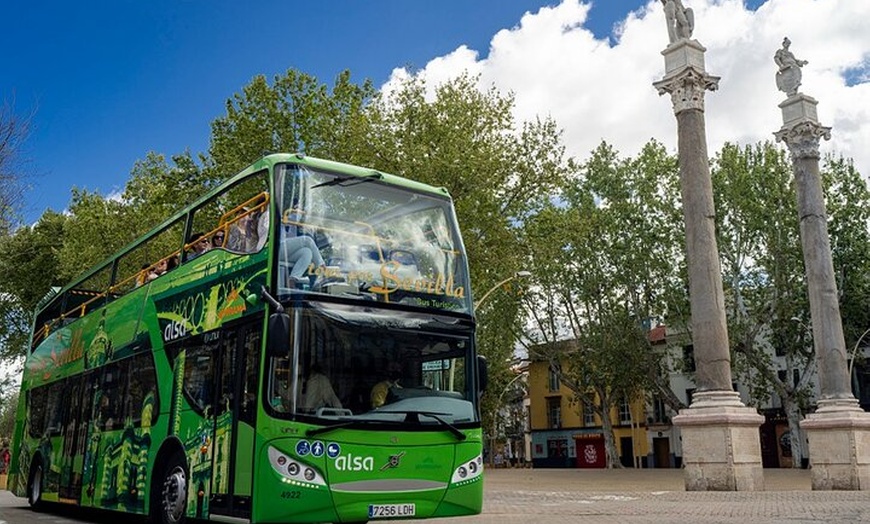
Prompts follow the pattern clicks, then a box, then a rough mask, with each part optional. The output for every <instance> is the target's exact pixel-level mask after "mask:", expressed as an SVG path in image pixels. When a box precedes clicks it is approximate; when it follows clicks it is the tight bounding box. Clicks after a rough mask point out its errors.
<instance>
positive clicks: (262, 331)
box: [9, 154, 486, 524]
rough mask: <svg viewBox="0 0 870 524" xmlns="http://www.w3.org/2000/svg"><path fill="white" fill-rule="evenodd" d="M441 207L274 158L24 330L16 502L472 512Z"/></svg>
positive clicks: (429, 194)
mask: <svg viewBox="0 0 870 524" xmlns="http://www.w3.org/2000/svg"><path fill="white" fill-rule="evenodd" d="M474 332H475V323H474V315H473V303H472V299H471V296H470V287H469V280H468V264H467V259H466V256H465V252H464V248H463V244H462V240H461V237H460V234H459V230H458V227H457V224H456V217H455V213H454V210H453V206H452V201H451V199H450V197H449V195H448V193H447V191H446V190H444V189H440V188H434V187H431V186H428V185H425V184H421V183H416V182H413V181H410V180H406V179H403V178H400V177H397V176H392V175H389V174H385V173H380V172H377V171H374V170H371V169H364V168H360V167H354V166H350V165H346V164H340V163H336V162H330V161H325V160H319V159H315V158H310V157H306V156H304V155H301V154H274V155H269V156H266V157H264V158H262V159H260V160H258V161H257V162H256V163H254V164H253V165H251V166H250V167H248V168H246V169H245V170H244V171H242V172H241V173H239V174H238V175H236V176H234V177H233V178H231V179H230V180H228V181H227V182H225V183H224V184H222V185H221V186H220V187H217V188H214V189H213V190H211V191H210V192H209V193H208V194H207V195H205V196H203V197H202V198H200V199H198V200H196V201H194V202H192V203H191V204H190V205H189V206H188V207H187V208H186V209H184V210H182V211H181V212H179V213H177V214H176V215H174V216H172V217H171V218H169V219H168V220H166V221H165V222H164V223H162V224H161V225H159V226H158V227H156V228H155V229H153V230H152V231H151V232H150V233H148V234H147V235H145V236H144V237H142V238H141V239H139V240H137V241H136V242H134V243H132V244H130V245H129V246H127V247H125V248H124V249H122V250H121V251H120V252H118V253H117V254H116V255H115V256H113V257H111V258H110V259H108V260H105V261H104V262H103V263H101V264H100V265H98V266H97V267H95V268H93V269H91V270H90V271H88V272H87V273H85V274H84V275H83V276H82V277H81V278H80V279H78V280H77V281H76V282H74V283H73V284H71V285H69V286H67V287H65V288H63V289H60V290H56V291H55V292H53V293H52V294H50V295H49V296H47V297H46V298H45V299H44V300H43V301H42V304H41V305H40V307H39V308H38V311H37V312H36V317H35V322H34V328H33V336H32V341H31V351H30V354H29V355H28V358H27V360H26V364H25V369H24V375H23V378H22V383H21V396H20V404H19V409H18V412H17V419H16V428H15V438H14V449H13V457H12V463H11V468H10V469H11V472H10V476H9V489H10V490H12V491H13V492H14V493H15V494H16V495H18V496H26V497H28V500H29V502H30V504H31V505H33V506H40V505H42V504H44V503H57V504H70V505H77V506H83V507H92V508H100V509H105V510H112V511H120V512H131V513H138V514H148V515H151V518H152V521H153V522H156V523H161V524H165V523H180V522H185V521H187V520H189V519H194V518H195V519H204V520H214V521H222V522H250V523H255V522H256V523H259V522H264V523H265V522H270V523H279V522H365V521H368V520H375V519H393V518H427V517H445V516H453V515H469V514H476V513H479V512H480V510H481V505H482V494H483V485H482V469H483V461H482V435H481V424H480V409H479V394H480V392H481V391H482V390H483V389H484V388H485V383H486V363H485V361H484V360H483V359H482V358H480V357H478V356H477V355H476V353H475V342H474Z"/></svg>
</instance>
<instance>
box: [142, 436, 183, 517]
mask: <svg viewBox="0 0 870 524" xmlns="http://www.w3.org/2000/svg"><path fill="white" fill-rule="evenodd" d="M188 482H190V477H189V475H188V472H187V464H186V461H185V460H184V454H182V453H181V452H179V451H176V452H175V453H173V454H172V455H170V456H169V460H167V461H166V465H165V466H164V467H163V468H161V469H160V471H159V472H158V473H157V474H156V476H155V477H154V478H153V479H152V481H151V522H152V524H185V523H186V522H187V517H186V513H187V483H188Z"/></svg>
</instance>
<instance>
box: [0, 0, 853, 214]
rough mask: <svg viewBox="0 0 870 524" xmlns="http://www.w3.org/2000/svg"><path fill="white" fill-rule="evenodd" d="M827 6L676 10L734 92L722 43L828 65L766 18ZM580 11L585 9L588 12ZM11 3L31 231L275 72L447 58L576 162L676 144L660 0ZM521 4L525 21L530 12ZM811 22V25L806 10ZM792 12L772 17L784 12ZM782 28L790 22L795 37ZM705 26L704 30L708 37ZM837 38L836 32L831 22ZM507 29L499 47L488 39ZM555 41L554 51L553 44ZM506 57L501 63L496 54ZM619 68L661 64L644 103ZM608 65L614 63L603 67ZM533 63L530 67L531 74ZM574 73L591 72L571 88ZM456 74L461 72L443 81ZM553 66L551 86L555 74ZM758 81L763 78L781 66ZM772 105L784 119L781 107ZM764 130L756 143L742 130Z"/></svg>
mask: <svg viewBox="0 0 870 524" xmlns="http://www.w3.org/2000/svg"><path fill="white" fill-rule="evenodd" d="M832 1H833V0H818V1H815V0H769V1H767V2H765V1H762V0H749V1H744V2H741V1H740V0H684V3H685V4H686V5H688V6H694V7H695V9H696V12H697V16H696V17H697V18H698V23H697V24H696V26H697V27H696V35H695V36H696V37H697V38H699V39H701V40H702V41H703V42H704V44H705V45H707V46H708V49H709V51H708V68H710V66H711V65H717V66H718V67H720V68H724V69H726V70H727V71H729V74H731V78H732V79H733V80H732V85H737V84H739V77H738V75H737V74H736V73H733V72H731V68H736V67H737V65H735V64H738V65H739V64H741V63H742V64H745V63H746V60H745V59H743V58H741V57H738V58H740V59H739V60H738V59H735V60H731V61H729V60H725V59H718V60H717V59H716V58H715V57H714V56H711V54H712V53H714V52H716V50H717V49H724V50H727V49H734V44H733V43H729V40H728V39H729V38H732V39H733V38H735V36H734V35H737V36H738V37H740V38H743V39H745V38H747V37H748V35H751V34H757V35H758V39H759V40H758V41H761V42H764V46H766V47H765V48H764V50H763V53H766V54H767V55H772V52H773V50H774V49H775V47H771V48H770V49H769V50H768V49H767V46H775V45H776V43H778V42H779V41H780V40H781V38H782V36H781V33H783V32H784V31H788V32H789V35H790V36H791V35H795V36H791V38H792V41H793V42H794V44H793V47H792V50H793V51H795V52H796V54H798V53H800V52H803V53H804V56H802V57H801V58H804V57H806V56H807V55H809V56H810V61H811V64H813V63H818V62H819V60H820V58H819V57H817V56H816V55H813V54H811V52H813V53H816V54H818V53H817V52H816V51H815V47H816V45H815V44H814V42H812V41H810V39H811V38H816V37H815V36H812V35H811V34H809V33H808V35H807V36H805V37H804V38H803V39H801V38H799V37H800V36H801V31H807V29H806V28H803V27H802V26H807V25H808V24H806V23H805V20H806V19H804V21H803V22H804V23H803V24H802V25H801V20H800V19H797V20H796V21H794V22H788V23H786V22H783V23H779V22H777V23H774V22H771V21H769V20H768V18H771V17H774V14H775V13H780V12H785V10H788V11H789V12H794V11H797V12H798V13H800V12H801V9H806V10H811V9H813V8H817V7H818V4H826V3H827V4H831V2H832ZM588 4H591V8H590V9H588V11H587V6H588ZM719 4H722V5H719ZM765 4H767V5H765ZM866 4H870V2H867V0H843V1H841V2H840V4H839V5H840V9H841V10H844V11H845V13H843V14H842V16H841V17H840V18H842V20H843V21H842V22H840V23H842V24H848V23H849V21H850V19H851V20H852V21H854V20H855V19H856V17H859V18H858V19H863V20H865V21H866V19H867V18H866V17H863V18H860V17H861V16H863V11H864V10H865V9H866V8H865V7H864V6H865V5H866ZM778 6H779V7H778ZM542 8H543V9H542ZM726 8H728V9H726ZM777 8H779V9H781V10H782V11H777V10H776V9H777ZM717 9H718V11H717ZM3 11H4V16H3V22H2V26H0V27H2V30H0V46H2V47H0V48H2V49H4V50H6V52H5V56H4V59H3V65H2V69H0V71H2V74H0V96H2V98H3V99H5V100H6V101H7V102H8V101H12V100H14V104H15V109H16V111H17V112H18V113H19V114H26V113H28V112H30V111H32V110H35V114H34V116H33V120H32V124H31V125H32V130H31V136H30V138H29V140H28V142H27V143H26V144H25V149H24V150H23V151H22V154H23V156H24V157H25V158H26V159H28V160H30V162H31V163H30V168H31V170H32V171H33V173H34V175H33V177H32V178H31V179H30V180H29V184H30V186H31V188H30V190H29V191H28V192H27V195H26V201H25V207H24V209H23V212H24V217H25V220H26V221H27V222H32V221H33V220H35V219H36V218H38V216H40V215H41V214H42V212H43V211H44V210H45V209H46V208H49V207H50V208H52V209H54V210H57V211H60V210H63V209H64V208H65V207H66V206H67V204H68V202H69V197H70V189H71V188H72V187H73V186H77V187H85V188H88V189H91V190H99V191H100V192H101V193H102V194H109V193H111V192H114V191H118V190H120V189H121V188H122V187H123V185H124V183H125V181H126V180H127V178H128V176H129V172H130V168H131V167H132V165H133V163H134V162H135V161H136V160H137V159H141V158H143V157H144V156H145V155H146V153H147V152H148V151H156V152H159V153H163V154H166V155H171V154H174V153H178V152H182V151H184V150H185V149H188V148H189V149H190V150H191V151H192V152H193V153H198V152H202V151H205V150H206V149H207V147H208V139H209V134H210V123H211V121H212V120H213V119H214V118H216V117H218V116H220V115H222V114H223V113H224V104H225V101H226V100H227V99H228V98H229V97H230V96H231V95H232V94H234V93H236V92H238V91H240V90H241V88H242V87H243V86H244V85H246V84H247V83H248V82H249V81H250V80H251V78H252V77H253V76H255V75H258V74H264V75H266V76H267V77H268V78H272V77H273V76H274V75H276V74H280V73H283V72H284V71H286V70H287V69H288V68H295V69H298V70H301V71H304V72H306V73H309V74H313V75H315V76H316V77H318V79H320V80H321V81H323V82H326V83H327V84H331V83H332V80H333V79H334V78H335V76H336V74H338V73H339V72H340V71H342V70H344V69H348V70H350V71H351V73H352V75H353V76H352V78H353V79H354V80H356V81H361V80H362V79H364V78H370V79H372V80H373V81H374V82H375V85H378V86H380V85H383V84H384V83H386V82H387V81H388V80H390V78H391V74H393V73H394V70H395V69H397V68H402V67H405V66H410V67H411V68H414V70H417V71H424V72H428V73H429V74H430V76H432V77H433V78H437V77H438V76H439V75H444V74H446V73H444V71H443V69H444V67H443V66H444V64H448V65H450V66H451V67H453V64H455V67H456V68H468V69H471V70H472V71H473V72H478V73H480V74H481V76H482V77H483V78H484V81H485V82H490V83H493V84H495V85H497V86H498V87H500V88H503V89H504V90H511V91H513V92H515V93H517V105H518V111H519V116H520V117H522V118H523V119H528V118H532V117H534V115H536V114H543V115H547V116H553V117H554V118H556V119H557V121H558V122H559V123H560V125H562V126H564V127H565V128H566V134H565V137H566V140H569V142H570V143H569V151H570V152H574V153H579V154H582V152H583V151H587V152H588V151H589V150H590V149H591V147H590V145H589V144H593V145H594V143H596V142H597V141H599V140H601V139H606V140H608V141H611V142H614V143H616V144H617V145H619V146H621V147H622V149H623V150H624V152H625V153H626V154H632V153H633V152H634V151H633V148H634V147H635V146H636V145H637V144H636V142H638V141H639V140H643V141H645V140H648V139H649V138H650V137H651V136H659V135H661V136H662V137H663V138H662V140H663V141H664V142H665V143H668V140H670V138H671V137H672V135H673V134H674V131H673V129H672V128H673V115H672V114H669V106H670V104H669V103H668V102H667V101H666V100H664V99H663V98H659V97H658V96H657V95H656V94H655V92H654V90H652V89H651V88H650V87H649V82H650V81H651V80H653V79H655V78H654V75H659V76H660V73H658V72H657V71H658V70H661V69H662V64H661V63H660V62H661V56H660V55H659V51H660V50H661V49H662V48H663V47H664V46H665V45H666V43H667V41H666V36H665V35H666V33H665V29H664V22H663V18H662V14H661V12H660V11H661V6H660V5H659V2H658V1H656V0H647V1H643V0H592V1H590V0H564V1H560V0H552V1H549V2H547V1H535V0H439V1H429V0H370V1H362V0H356V1H351V0H318V1H314V2H301V1H296V2H294V1H290V0H287V1H256V2H240V1H226V0H180V1H166V0H157V1H151V2H141V1H131V0H117V1H115V2H93V1H83V2H61V1H40V0H12V1H11V2H7V3H6V5H4V10H3ZM756 11H757V13H756ZM527 12H528V13H530V16H527V17H525V18H524V14H525V13H527ZM630 12H635V18H640V20H635V21H634V22H632V23H631V24H630V25H626V26H625V27H624V28H623V29H620V31H617V32H616V33H614V32H613V29H614V27H615V24H618V23H621V22H623V21H624V20H625V19H626V17H627V16H628V15H629V13H630ZM723 13H725V14H723ZM807 13H808V16H813V15H812V12H811V11H807ZM732 14H733V16H735V17H738V16H743V17H750V18H749V22H743V21H742V20H743V19H742V18H735V20H741V21H740V22H739V23H740V24H744V23H746V24H748V25H746V27H745V28H744V27H741V28H740V30H737V31H734V30H730V31H721V30H719V29H717V28H716V26H717V25H719V24H718V22H721V21H723V20H725V21H727V20H728V18H726V16H732ZM705 17H708V18H709V19H710V21H709V22H707V21H706V20H707V18H705ZM783 18H784V16H783V15H776V20H779V21H781V19H783ZM714 19H715V20H716V21H715V22H714V21H713V20H714ZM810 19H813V20H820V18H816V17H814V18H810ZM736 23H738V22H735V24H736ZM789 23H790V24H794V29H792V28H791V27H789V26H788V24H789ZM818 23H819V24H820V23H821V22H818ZM825 23H826V24H827V23H828V22H825ZM783 24H785V26H783ZM832 24H833V22H832ZM701 26H705V32H704V33H703V34H702V33H701ZM771 26H773V28H774V29H770V28H771ZM646 27H649V29H645V28H646ZM859 29H860V28H859ZM502 30H508V31H502ZM500 31H501V33H499V32H500ZM622 31H624V34H622ZM644 31H646V32H644ZM831 31H836V32H837V34H839V33H842V32H843V31H842V29H840V28H839V26H836V25H833V26H832V28H831ZM856 31H857V30H856ZM863 31H864V30H863V29H860V31H859V32H863ZM497 33H498V34H499V39H494V36H495V35H496V34H497ZM744 33H745V34H744ZM768 33H770V34H768ZM633 35H641V36H638V37H637V38H645V39H646V40H649V42H650V43H649V44H648V45H645V46H640V48H641V50H642V52H643V53H644V54H643V56H639V53H640V51H638V48H639V46H637V45H633V44H631V42H632V41H633V38H634V37H633ZM645 35H653V36H645ZM704 35H709V36H704ZM722 35H724V36H722ZM729 35H730V36H729ZM567 37H572V39H571V40H568V39H567ZM524 38H525V39H526V40H523V39H524ZM551 38H552V39H553V44H552V45H551V47H546V45H550V44H546V42H550V39H551ZM818 38H824V35H821V36H818ZM856 38H857V37H856ZM560 39H561V40H560ZM620 39H622V40H623V42H619V40H620ZM708 39H709V40H710V42H712V44H713V45H710V44H709V43H708ZM522 42H525V43H522ZM565 42H567V43H571V42H573V44H572V45H575V46H577V47H576V51H574V50H571V49H570V48H569V50H567V51H566V50H565V49H564V48H560V47H557V46H558V45H563V44H564V43H565ZM578 42H581V44H578ZM589 42H591V44H590V43H589ZM859 44H860V45H859V46H858V51H859V52H858V55H857V56H858V58H857V59H854V60H853V61H852V62H853V63H852V64H851V69H849V71H851V73H850V74H849V76H850V80H849V82H851V83H852V84H855V83H856V80H855V78H860V77H861V75H862V74H863V72H865V67H864V65H862V64H864V63H863V62H862V61H861V60H862V59H861V57H866V56H867V55H866V54H863V53H866V51H867V50H868V49H870V44H868V43H867V42H866V41H864V40H861V41H860V42H859ZM491 45H492V46H494V47H493V49H499V46H502V45H504V46H505V47H506V48H511V46H512V45H513V46H514V47H516V46H517V45H518V46H519V49H520V52H516V51H514V52H513V55H512V56H514V58H513V59H512V60H513V62H512V63H510V64H507V65H506V64H505V62H504V60H505V59H503V58H498V59H496V57H492V58H490V46H491ZM581 45H582V46H586V47H581ZM462 46H465V47H466V48H468V50H471V51H472V52H470V53H461V52H457V50H461V49H464V48H463V47H462ZM602 48H603V49H604V51H602ZM474 52H476V54H475V53H474ZM526 52H527V55H524V54H523V53H526ZM602 52H607V55H605V58H604V60H601V59H600V58H601V57H600V56H599V55H598V54H600V53H602ZM723 52H724V51H723ZM535 53H538V54H537V55H536V54H535ZM505 54H506V53H493V55H498V57H503V56H504V55H505ZM853 54H854V53H853ZM596 56H598V59H596ZM718 56H722V55H721V54H720V55H718ZM840 56H842V53H841V54H840ZM439 57H441V58H443V60H442V61H441V62H439V63H441V66H440V67H441V69H439V67H436V64H435V62H438V61H437V60H436V59H438V58H439ZM542 57H543V58H542ZM563 57H564V64H559V63H555V64H553V65H551V66H550V67H549V71H547V72H535V71H536V70H535V67H539V64H540V62H542V61H543V60H559V59H562V58H563ZM574 60H579V62H578V61H574ZM765 60H766V62H765V63H764V66H763V67H766V68H768V69H769V68H770V67H772V66H771V63H770V60H769V58H765ZM821 60H826V59H824V58H822V59H821ZM623 61H624V62H625V64H627V65H626V66H625V67H628V68H630V69H631V70H638V69H640V68H641V67H640V66H639V65H638V64H649V65H645V66H643V67H651V68H652V69H651V70H650V71H648V72H644V75H645V76H644V77H643V78H642V80H640V81H638V83H637V84H638V86H639V87H637V88H636V90H637V91H638V92H639V93H643V97H644V98H642V99H638V101H636V102H630V101H628V100H627V99H626V96H625V95H621V98H619V99H618V100H614V101H613V102H609V103H605V101H606V100H607V99H606V97H607V96H611V94H610V92H611V91H614V92H616V91H618V90H611V89H610V86H608V82H613V80H609V79H608V78H607V77H606V74H609V73H607V71H611V72H612V71H619V69H618V68H619V64H620V63H622V62H623ZM599 62H604V65H596V64H599ZM822 65H823V64H820V67H821V66H822ZM596 67H600V68H601V69H600V70H599V69H594V68H596ZM759 67H761V66H759ZM507 69H512V70H514V71H519V73H515V74H514V76H513V77H511V76H510V75H509V74H507V73H502V72H503V71H505V70H507ZM526 69H527V70H528V74H523V71H524V70H526ZM578 70H582V71H587V74H584V75H581V78H580V80H576V79H575V80H572V79H574V78H575V77H574V76H572V75H574V74H576V72H577V71H578ZM856 71H857V72H856ZM436 72H437V74H436ZM712 72H713V73H714V74H718V72H717V71H712ZM455 73H456V71H453V70H451V73H450V74H455ZM547 74H553V75H555V76H554V77H553V79H548V78H546V75H547ZM741 74H742V73H741ZM764 74H766V75H768V76H769V75H772V72H765V73H764ZM624 76H625V75H623V76H622V77H617V78H623V77H624ZM589 77H591V78H593V80H594V79H596V78H597V79H600V80H598V81H597V83H594V84H588V85H585V86H584V84H582V83H581V81H582V79H584V78H589ZM805 77H806V78H807V80H805V84H807V85H809V84H811V83H812V82H810V81H809V78H808V72H805ZM532 79H539V80H540V84H546V85H547V86H553V88H554V91H553V92H552V93H547V92H544V93H543V96H542V95H541V91H542V89H543V88H542V87H541V85H540V84H537V85H530V82H531V81H532ZM562 80H564V81H565V82H568V81H575V82H576V85H570V84H565V85H563V86H562V87H561V88H560V87H559V86H558V85H557V84H559V83H560V82H562ZM617 82H619V80H617ZM723 82H724V81H723ZM770 83H772V82H770ZM819 85H824V84H823V83H820V84H819ZM844 86H845V87H847V88H859V89H860V88H864V87H866V84H862V83H861V82H860V81H857V85H851V86H846V85H845V82H844ZM724 87H725V85H723V86H721V87H720V89H721V88H724ZM548 88H549V87H548ZM559 89H561V91H559ZM560 92H561V93H563V94H565V93H567V94H569V95H570V96H572V100H571V102H570V103H567V102H566V103H560V102H559V100H560V99H559V93H560ZM535 93H537V94H535ZM578 93H579V94H580V95H583V96H586V95H591V96H592V99H591V101H590V102H588V103H584V102H583V96H578ZM853 94H854V95H855V96H857V95H858V94H860V93H859V92H857V91H856V92H854V93H853ZM612 96H619V95H616V94H613V95H612ZM739 96H742V95H738V98H739ZM771 96H773V95H771ZM813 96H816V95H815V94H814V95H813ZM720 100H721V99H720ZM584 104H585V105H589V106H593V107H594V106H603V107H608V108H611V109H610V112H609V113H608V114H606V115H603V116H594V115H586V116H584V115H583V114H582V113H565V114H563V113H561V111H562V109H561V106H566V107H567V106H575V105H576V106H581V105H584ZM646 107H654V108H655V109H654V111H655V112H654V113H652V116H649V117H646V116H644V114H643V113H642V112H641V108H646ZM578 111H579V109H578ZM708 111H709V108H708ZM773 111H774V113H773V115H774V120H775V118H776V116H777V114H776V108H775V103H774V104H773ZM620 112H624V113H625V115H624V116H623V117H622V118H625V119H626V120H623V121H619V120H614V122H609V119H611V118H614V119H615V118H616V117H617V116H619V113H620ZM821 115H822V111H821V109H820V116H821ZM835 115H836V113H835ZM708 118H710V117H709V115H708ZM580 119H583V120H584V121H586V122H588V121H590V120H591V121H600V122H601V125H602V127H601V129H598V128H596V129H594V130H592V131H590V130H589V124H588V123H587V124H586V125H585V128H584V129H582V130H578V129H572V128H571V126H572V122H574V121H577V120H580ZM640 120H643V121H647V120H648V121H651V122H661V124H662V126H663V127H661V128H647V127H644V126H636V125H635V124H634V123H633V122H637V121H640ZM768 120H769V119H768ZM778 125H779V124H777V123H776V122H773V123H772V124H771V123H769V122H764V123H763V126H768V127H770V126H774V129H772V130H775V128H776V126H778ZM828 125H830V122H828ZM635 127H637V129H635ZM732 127H733V129H732V130H731V132H732V133H737V138H744V137H743V134H745V132H744V130H743V129H742V128H741V126H740V125H737V124H734V125H733V126H732ZM761 129H762V131H759V132H758V133H756V134H757V135H758V136H768V137H769V135H770V133H769V132H767V130H766V128H761ZM772 130H771V131H772ZM835 133H836V128H835ZM712 134H713V136H714V139H713V141H714V143H713V144H711V150H714V149H713V147H712V146H715V141H716V138H715V136H716V135H715V133H712ZM635 135H636V136H635ZM728 136H731V135H728ZM856 136H857V137H860V136H861V135H856ZM754 137H755V134H752V133H749V134H748V135H747V136H746V137H745V138H747V139H750V138H754ZM587 139H588V140H587ZM856 141H857V140H856Z"/></svg>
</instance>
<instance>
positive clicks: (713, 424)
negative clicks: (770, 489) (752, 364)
mask: <svg viewBox="0 0 870 524" xmlns="http://www.w3.org/2000/svg"><path fill="white" fill-rule="evenodd" d="M763 422H764V417H763V416H761V415H759V414H758V412H757V411H756V410H755V409H753V408H749V407H746V406H745V405H744V404H743V403H742V402H740V396H739V395H738V394H737V393H736V392H733V391H709V392H701V393H696V394H695V396H694V399H693V402H692V405H691V407H689V408H687V409H683V410H680V414H679V415H677V416H676V417H674V425H675V426H678V427H679V428H680V434H681V435H682V445H683V466H684V468H685V475H684V476H683V477H684V479H685V482H686V491H761V490H763V489H764V474H763V471H762V468H761V444H760V441H759V434H758V428H759V427H760V426H761V424H762V423H763Z"/></svg>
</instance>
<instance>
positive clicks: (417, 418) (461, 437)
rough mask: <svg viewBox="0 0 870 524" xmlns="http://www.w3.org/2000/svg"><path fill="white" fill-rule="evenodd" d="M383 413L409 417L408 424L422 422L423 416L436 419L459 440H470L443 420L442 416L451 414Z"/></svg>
mask: <svg viewBox="0 0 870 524" xmlns="http://www.w3.org/2000/svg"><path fill="white" fill-rule="evenodd" d="M383 413H401V414H403V415H408V419H410V420H408V419H406V422H409V421H411V420H413V421H415V422H420V415H423V416H424V417H429V418H432V419H435V420H436V421H437V422H438V423H439V424H441V426H443V427H444V429H446V430H447V431H449V432H450V433H453V435H454V436H455V437H456V438H457V439H458V440H465V439H466V438H468V437H467V436H466V435H465V433H463V432H462V431H460V430H459V428H457V427H456V426H454V425H453V424H451V423H449V422H447V421H446V420H444V419H443V418H441V416H443V415H449V413H438V412H434V411H401V410H396V411H393V410H383Z"/></svg>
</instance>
